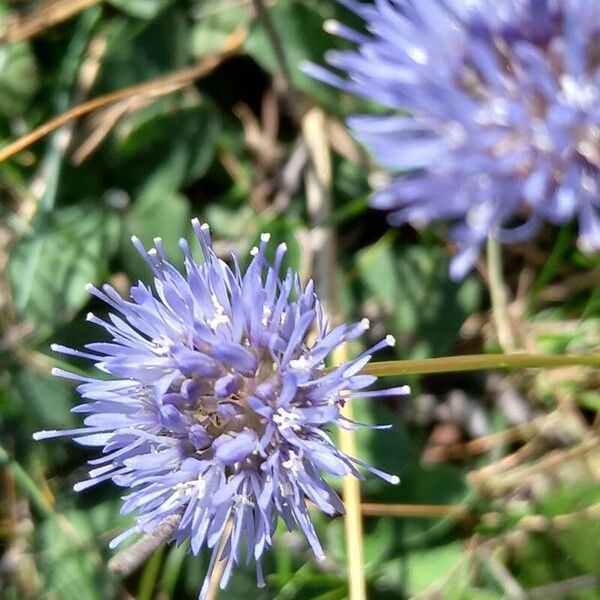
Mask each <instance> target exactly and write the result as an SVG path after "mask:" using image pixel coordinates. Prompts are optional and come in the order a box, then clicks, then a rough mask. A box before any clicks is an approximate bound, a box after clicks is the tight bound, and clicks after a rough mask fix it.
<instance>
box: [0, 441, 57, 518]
mask: <svg viewBox="0 0 600 600" xmlns="http://www.w3.org/2000/svg"><path fill="white" fill-rule="evenodd" d="M0 466H4V467H5V468H6V469H9V470H10V471H12V474H13V476H14V478H15V480H16V482H17V484H18V485H19V487H20V488H21V489H22V490H23V491H24V492H25V493H26V494H27V497H28V498H29V499H30V500H31V502H32V503H33V505H34V506H35V508H36V510H38V511H39V513H40V514H42V515H43V516H45V517H47V518H54V517H55V516H56V515H55V513H54V511H53V510H52V506H51V505H50V503H49V502H48V500H47V499H46V498H45V497H44V494H43V493H42V492H41V491H40V489H39V488H38V486H37V485H36V483H35V481H33V479H32V478H31V477H30V475H29V473H27V471H26V470H25V469H24V468H23V467H22V466H21V465H20V464H19V463H18V462H17V461H15V460H12V459H11V458H10V455H9V454H8V452H7V451H6V450H5V449H4V447H2V446H0Z"/></svg>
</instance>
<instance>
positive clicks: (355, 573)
mask: <svg viewBox="0 0 600 600" xmlns="http://www.w3.org/2000/svg"><path fill="white" fill-rule="evenodd" d="M334 353H335V356H334V359H335V360H336V361H338V362H344V361H346V360H347V356H346V353H347V350H346V346H339V347H338V348H337V349H336V350H335V351H334ZM341 413H342V415H343V416H344V417H346V418H348V419H353V418H354V416H353V411H352V401H351V400H348V401H346V403H345V404H344V406H343V408H342V409H341ZM339 435H340V449H341V451H342V452H344V453H345V454H348V455H350V456H356V439H355V437H354V432H353V431H350V430H348V429H344V428H340V430H339ZM342 497H343V500H344V505H345V507H346V514H345V515H344V529H345V532H346V554H347V556H348V565H347V569H348V584H349V590H348V600H366V598H367V587H366V581H365V571H364V551H363V530H362V513H361V502H360V486H359V482H358V479H356V477H353V476H351V475H347V476H346V477H344V480H343V483H342Z"/></svg>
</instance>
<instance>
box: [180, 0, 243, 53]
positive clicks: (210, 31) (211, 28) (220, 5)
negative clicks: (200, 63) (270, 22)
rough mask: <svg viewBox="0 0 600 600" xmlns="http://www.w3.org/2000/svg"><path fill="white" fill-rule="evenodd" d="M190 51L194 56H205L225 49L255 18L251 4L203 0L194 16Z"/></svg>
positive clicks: (234, 0)
mask: <svg viewBox="0 0 600 600" xmlns="http://www.w3.org/2000/svg"><path fill="white" fill-rule="evenodd" d="M194 16H195V17H196V19H197V21H196V23H195V25H194V26H193V28H192V34H191V42H190V49H191V51H192V54H193V55H194V56H205V55H206V54H210V53H212V52H217V51H219V50H221V49H222V48H223V45H224V42H225V40H226V39H227V37H228V36H229V35H231V34H232V33H233V32H234V31H235V30H236V29H238V28H239V27H242V26H245V25H247V24H248V23H249V22H250V19H251V18H252V16H253V11H252V9H251V5H250V3H249V2H248V3H244V4H242V3H240V2H239V1H237V0H203V2H202V3H201V4H199V6H198V10H197V11H196V13H195V15H194Z"/></svg>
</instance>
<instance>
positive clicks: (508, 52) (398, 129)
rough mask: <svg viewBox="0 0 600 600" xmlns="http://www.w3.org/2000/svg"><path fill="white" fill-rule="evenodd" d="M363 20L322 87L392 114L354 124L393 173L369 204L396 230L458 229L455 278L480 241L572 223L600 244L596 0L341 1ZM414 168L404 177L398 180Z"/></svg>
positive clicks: (591, 245) (333, 27)
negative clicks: (441, 223)
mask: <svg viewBox="0 0 600 600" xmlns="http://www.w3.org/2000/svg"><path fill="white" fill-rule="evenodd" d="M339 2H340V3H341V4H343V5H344V6H346V7H347V8H349V9H350V10H352V11H353V12H354V13H356V14H357V15H358V16H359V17H361V18H362V20H363V21H364V23H365V28H366V32H358V31H355V30H353V29H351V28H349V27H347V26H344V25H342V24H340V23H337V22H331V23H328V26H327V29H328V30H329V31H331V32H332V33H335V34H337V35H339V36H340V37H342V38H345V39H346V40H349V41H350V42H352V43H353V44H355V49H351V50H346V51H340V52H332V53H331V54H330V55H329V56H328V59H327V60H328V62H329V64H330V65H331V66H332V67H333V68H334V71H338V72H341V73H342V74H345V75H346V77H344V76H341V75H339V74H336V73H335V72H334V71H330V70H327V69H323V68H321V67H318V66H316V65H309V66H308V67H307V69H308V71H309V72H310V73H312V74H313V75H314V76H316V77H318V78H319V79H321V80H323V81H325V82H328V83H329V84H331V85H334V86H336V87H339V88H341V89H343V90H346V91H348V92H350V93H352V94H355V95H357V96H362V97H364V98H368V99H370V100H374V101H376V102H378V103H380V104H381V105H383V106H385V107H388V108H389V109H391V112H389V113H388V114H385V115H381V114H380V115H359V116H355V117H353V118H351V119H350V121H349V124H350V126H351V128H352V129H353V131H354V133H355V134H356V137H357V138H358V139H359V140H361V141H362V142H364V143H365V144H366V145H367V146H369V147H370V148H371V149H372V150H373V152H374V154H375V157H376V159H377V160H378V161H379V162H380V164H381V165H383V166H384V167H387V168H389V169H391V170H393V171H395V172H396V173H398V174H397V176H395V177H394V178H393V179H392V181H391V183H389V185H387V186H386V187H384V188H383V189H381V190H379V191H377V192H376V193H375V194H374V196H373V199H372V204H373V206H375V207H377V208H381V209H386V210H390V211H391V213H390V215H389V220H390V222H391V223H392V224H401V223H404V222H409V223H412V224H414V225H417V226H420V225H425V224H427V223H430V222H432V221H434V220H436V219H450V220H452V221H453V222H454V225H455V226H454V228H453V231H452V237H453V239H454V241H455V242H456V244H457V246H458V251H459V252H458V255H457V256H456V257H455V259H454V261H453V264H452V272H453V274H454V275H455V276H462V275H463V274H464V273H465V272H466V271H468V270H469V269H470V268H471V266H472V265H473V263H474V261H475V260H476V258H477V256H478V253H479V248H480V245H481V243H482V241H483V240H484V239H486V237H488V236H489V235H493V236H496V237H497V238H499V239H500V240H501V241H506V242H511V241H518V240H523V239H528V238H529V237H531V236H532V235H533V234H534V232H535V231H536V229H537V228H538V227H539V226H540V224H541V223H542V222H544V221H546V222H550V223H555V224H559V223H565V222H567V221H569V220H571V219H572V218H574V217H577V218H578V221H579V243H580V247H581V248H582V249H583V250H584V251H597V250H599V249H600V219H599V213H598V211H599V208H600V2H598V0H375V2H374V4H372V3H369V4H367V3H364V2H358V1H356V0H339ZM405 171H409V172H410V174H409V175H407V176H406V175H402V174H401V172H405Z"/></svg>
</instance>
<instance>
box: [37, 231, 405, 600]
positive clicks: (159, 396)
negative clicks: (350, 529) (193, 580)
mask: <svg viewBox="0 0 600 600" xmlns="http://www.w3.org/2000/svg"><path fill="white" fill-rule="evenodd" d="M193 225H194V230H195V233H196V237H197V239H198V242H199V244H200V246H201V248H202V252H203V254H204V263H203V264H202V265H199V264H197V263H196V262H195V261H194V259H193V258H192V254H191V252H190V248H189V247H188V244H187V243H186V241H185V240H182V241H181V242H180V246H181V249H182V251H183V253H184V255H185V274H182V273H180V272H179V271H178V270H177V269H175V268H174V267H173V265H171V264H170V263H169V261H168V259H167V257H166V255H165V252H164V249H163V246H162V244H161V241H160V239H156V240H155V247H154V248H152V249H150V250H148V251H146V249H145V248H144V247H143V245H142V244H141V242H140V241H139V240H137V239H135V238H134V239H133V242H134V244H135V246H136V248H137V249H138V250H139V252H140V253H141V255H142V256H143V257H144V259H145V261H146V262H147V263H148V265H149V267H150V268H151V269H152V271H153V274H154V287H153V288H150V287H148V286H146V285H144V284H143V283H138V285H136V286H134V287H132V288H131V297H130V299H129V300H124V299H122V298H121V297H120V296H119V295H118V294H117V292H116V291H115V290H114V289H113V288H112V287H110V286H108V285H105V286H104V287H103V289H102V290H99V289H96V288H94V287H93V286H91V285H90V286H89V291H90V292H91V293H92V294H93V295H94V296H96V297H98V298H99V299H101V300H102V301H104V302H105V303H106V304H108V305H109V307H110V308H111V309H112V312H110V313H109V315H108V319H107V320H106V321H104V320H101V319H99V318H98V317H96V316H95V315H93V314H89V315H88V320H89V321H91V322H92V323H96V324H98V325H100V326H101V327H103V328H104V329H105V330H106V331H107V332H108V334H109V335H110V337H111V338H112V340H111V341H110V342H101V343H92V344H88V345H87V346H86V350H85V351H79V350H73V349H70V348H65V347H63V346H56V345H55V346H54V347H53V349H54V350H55V351H57V352H62V353H65V354H70V355H73V356H76V357H82V358H86V359H89V360H91V361H93V362H94V363H95V365H96V367H97V368H98V369H99V370H100V371H102V372H103V373H104V374H105V375H108V378H107V377H103V378H102V379H95V378H91V377H83V376H80V375H77V374H74V373H70V372H66V371H63V370H60V369H55V370H54V374H55V375H58V376H60V377H66V378H68V379H73V380H75V381H79V382H80V384H79V386H78V388H77V390H78V392H79V394H80V395H81V396H82V398H83V399H84V403H83V404H81V405H79V406H77V407H75V408H74V409H73V410H74V411H75V412H78V413H84V414H87V416H86V417H85V420H84V425H85V426H84V427H82V428H80V429H73V430H69V431H42V432H39V433H38V434H36V435H35V437H36V439H43V438H52V437H58V436H69V437H73V439H74V440H75V441H76V442H78V443H79V444H82V445H84V446H99V447H101V448H102V453H101V455H100V456H99V457H98V458H94V459H92V460H90V461H89V464H90V465H91V467H92V468H91V470H90V471H89V479H88V480H86V481H83V482H81V483H78V484H77V485H76V486H75V489H76V490H82V489H85V488H87V487H89V486H92V485H94V484H97V483H99V482H101V481H105V480H109V479H110V480H112V481H113V482H114V483H116V484H117V485H119V486H122V487H124V488H127V489H128V490H129V493H128V495H126V496H125V497H124V504H123V513H126V514H127V513H135V514H136V515H137V517H136V524H135V526H134V527H132V528H131V529H129V530H128V531H126V532H125V533H123V534H122V535H120V536H119V537H118V538H116V539H115V540H113V542H112V543H111V546H113V547H114V546H115V545H116V544H118V543H119V542H120V541H121V540H123V539H125V538H126V537H128V536H129V535H131V534H135V533H141V532H148V531H152V530H153V529H155V528H156V527H157V526H158V525H159V524H160V523H161V522H162V521H163V520H164V519H165V518H167V517H169V516H171V515H177V514H179V515H181V520H180V522H179V525H178V528H177V531H176V534H175V536H174V537H175V540H176V541H177V542H178V543H181V542H183V541H184V540H186V539H189V540H190V542H191V544H190V546H191V551H192V552H193V553H194V554H197V553H198V552H199V551H200V550H201V548H202V547H203V546H207V547H208V548H211V549H212V558H211V561H210V566H209V569H208V572H207V575H206V580H205V584H204V587H203V589H202V592H201V597H202V596H204V595H205V594H206V592H207V589H208V582H209V580H210V577H211V574H212V571H213V569H214V566H215V564H216V562H217V559H218V558H220V557H222V558H224V559H226V561H227V562H226V566H225V570H224V574H223V577H222V579H221V587H224V586H225V585H226V583H227V581H228V579H229V577H230V574H231V569H232V567H233V565H234V564H236V563H238V562H239V561H240V559H241V556H240V555H241V553H242V547H243V546H245V548H246V551H245V553H246V555H247V556H246V559H247V560H250V559H252V558H254V559H255V560H256V563H257V576H258V580H259V584H262V581H263V579H262V574H261V568H260V561H261V557H262V556H263V553H264V551H265V550H266V549H267V548H269V547H270V546H271V544H272V537H273V533H274V530H275V526H276V523H277V519H278V517H281V518H282V519H283V520H284V522H285V524H286V525H287V526H288V528H290V529H291V528H294V527H297V528H299V529H301V530H302V531H303V533H304V534H305V535H306V538H307V540H308V542H309V544H310V546H311V547H312V549H313V550H314V552H315V554H316V555H317V556H318V557H322V556H323V550H322V548H321V545H320V544H319V540H318V539H317V535H316V533H315V530H314V528H313V525H312V522H311V519H310V514H309V511H308V508H307V501H308V500H310V501H311V502H312V503H314V504H315V505H316V506H317V507H318V508H320V509H321V510H322V511H324V512H325V513H327V514H335V513H339V512H343V509H344V507H343V505H342V502H341V501H340V499H339V497H338V496H337V494H336V493H335V492H334V490H333V489H332V488H331V487H330V486H329V485H328V484H327V483H326V482H325V480H324V479H323V476H322V474H323V473H328V474H333V475H338V476H345V475H350V474H351V475H354V476H356V477H361V475H360V473H359V471H358V470H357V466H360V467H364V468H366V469H367V470H369V471H371V472H373V473H375V474H376V475H378V476H380V477H382V478H383V479H385V480H387V481H389V482H391V483H397V482H398V478H397V477H395V476H391V475H387V474H385V473H382V472H381V471H379V470H377V469H375V468H373V467H370V466H367V465H364V464H363V463H362V462H361V461H359V460H358V459H356V458H353V457H350V456H346V455H345V454H344V453H342V452H341V451H340V450H338V449H337V448H336V447H335V445H334V444H333V442H332V440H331V438H330V437H329V435H328V434H327V433H326V431H325V429H324V428H325V427H326V426H328V425H337V426H340V427H346V428H355V427H356V426H357V425H358V424H357V423H354V422H351V421H349V420H348V419H346V418H344V417H343V416H342V415H341V414H340V407H341V406H342V405H343V404H344V402H345V400H346V399H347V398H349V397H350V396H352V397H356V396H359V397H374V396H386V395H399V394H405V393H406V392H407V389H406V388H405V387H399V388H392V389H386V390H382V391H363V390H364V388H366V387H368V386H370V385H372V384H373V383H374V382H375V380H376V377H373V376H369V375H364V374H361V373H360V371H361V369H362V368H363V367H364V366H365V365H366V364H367V363H368V362H369V360H370V359H371V355H372V353H373V352H376V351H377V350H379V349H381V348H383V347H385V346H388V345H390V344H393V343H394V342H393V338H391V336H388V338H386V339H385V340H383V341H381V342H380V343H378V344H376V345H375V346H373V347H372V348H370V349H369V350H367V351H366V352H364V353H363V354H361V355H360V356H358V357H357V358H355V359H353V360H350V361H348V362H347V363H345V364H342V365H340V366H338V367H336V368H334V369H331V370H328V371H326V370H325V369H324V361H325V359H326V357H327V356H328V355H329V354H330V353H331V352H332V350H333V349H334V348H336V347H337V346H339V345H340V344H343V343H345V342H347V341H348V340H352V339H354V338H356V337H358V336H359V335H361V334H362V333H363V332H364V331H365V330H366V329H367V327H368V321H367V320H364V321H362V322H360V323H357V324H354V325H340V326H338V327H335V328H334V329H330V328H329V326H328V323H327V321H326V319H325V318H324V316H323V314H322V311H321V306H320V304H319V301H318V299H317V297H316V295H315V293H314V289H313V284H312V282H310V283H308V285H306V287H304V288H302V286H301V285H300V281H299V278H298V275H297V274H296V273H294V272H293V271H291V270H288V271H287V273H286V274H285V275H284V276H283V278H282V277H281V276H280V270H281V263H282V260H283V257H284V254H285V251H286V248H285V245H284V244H281V245H280V246H279V247H278V248H277V250H276V253H275V258H274V261H273V263H272V264H271V263H269V262H268V261H267V259H266V257H265V251H266V248H267V242H268V239H269V236H268V235H266V234H264V235H263V236H262V237H261V243H260V246H259V247H258V248H254V250H253V251H252V255H253V258H252V259H251V261H250V264H249V266H248V268H247V270H246V272H245V273H242V272H241V270H240V267H239V264H238V260H237V257H236V256H233V268H231V267H230V266H228V265H227V264H226V263H225V262H223V261H222V260H220V259H219V258H218V257H217V256H216V255H215V253H214V250H213V247H212V243H211V238H210V234H209V229H208V226H207V225H201V224H200V223H199V222H198V221H194V222H193ZM221 543H224V547H223V554H222V555H221V554H219V546H220V544H221Z"/></svg>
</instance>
